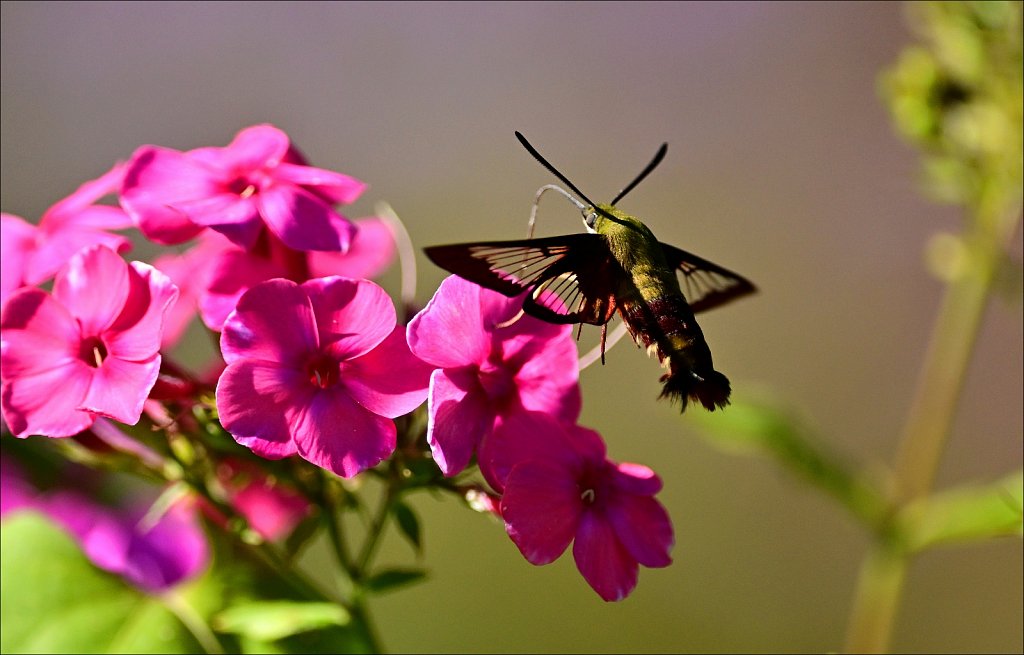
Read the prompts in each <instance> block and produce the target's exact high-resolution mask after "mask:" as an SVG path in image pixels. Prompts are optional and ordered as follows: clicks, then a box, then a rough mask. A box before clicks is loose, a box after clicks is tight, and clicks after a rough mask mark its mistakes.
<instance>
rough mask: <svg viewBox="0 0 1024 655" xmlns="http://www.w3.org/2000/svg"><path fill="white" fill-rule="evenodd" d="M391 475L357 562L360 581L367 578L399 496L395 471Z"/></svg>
mask: <svg viewBox="0 0 1024 655" xmlns="http://www.w3.org/2000/svg"><path fill="white" fill-rule="evenodd" d="M392 469H394V467H392ZM391 474H392V475H390V476H389V477H388V480H387V487H386V488H385V490H384V498H383V499H381V502H380V506H379V507H378V508H377V514H376V515H375V516H374V517H373V521H372V522H371V524H370V528H369V531H368V532H367V534H366V541H364V542H363V548H362V550H360V551H359V559H358V560H356V572H357V575H358V577H359V579H360V581H361V579H362V578H364V577H365V576H366V572H367V570H368V569H369V568H370V562H371V561H372V560H373V555H374V553H375V552H376V550H377V546H378V545H379V544H380V538H381V535H383V534H384V526H385V524H386V522H387V519H388V515H389V514H390V513H391V505H392V503H394V501H395V496H396V495H397V489H396V487H395V477H394V474H395V471H394V470H392V471H391Z"/></svg>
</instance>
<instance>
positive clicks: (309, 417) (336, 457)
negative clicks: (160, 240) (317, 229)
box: [217, 277, 430, 477]
mask: <svg viewBox="0 0 1024 655" xmlns="http://www.w3.org/2000/svg"><path fill="white" fill-rule="evenodd" d="M404 333H405V330H404V329H403V328H402V326H399V325H397V320H396V315H395V308H394V305H393V304H392V302H391V299H390V298H389V297H388V295H387V294H386V293H385V292H384V290H383V289H381V288H380V287H379V286H377V285H376V284H374V283H372V282H369V281H366V280H352V279H349V278H342V277H329V278H320V279H316V280H310V281H309V282H305V283H303V284H301V285H299V284H296V283H294V282H292V281H290V280H284V279H274V280H269V281H266V282H261V283H260V284H257V285H256V286H254V287H253V288H251V289H249V290H248V291H247V292H246V293H245V295H243V296H242V298H241V300H239V302H238V306H237V307H236V308H235V310H234V312H232V313H231V315H230V316H229V317H228V319H227V321H225V323H224V331H223V332H222V333H221V353H222V354H223V356H224V361H226V362H227V365H228V366H227V368H226V369H225V370H224V373H223V374H222V375H221V377H220V381H219V382H218V384H217V408H218V410H219V412H220V420H221V423H222V424H223V426H224V428H225V429H226V430H227V431H228V432H230V433H231V434H232V435H233V436H234V438H235V440H236V441H238V442H239V443H241V444H242V445H245V446H247V447H248V448H250V449H252V451H253V452H255V453H256V454H258V455H260V456H262V457H266V458H269V459H278V458H281V457H287V456H290V455H294V454H296V453H298V454H299V455H300V456H301V457H303V458H304V459H306V460H307V461H310V462H312V463H313V464H316V465H317V466H320V467H322V468H325V469H327V470H330V471H333V472H334V473H337V474H338V475H341V476H344V477H351V476H353V475H356V474H357V473H359V472H360V471H363V470H364V469H367V468H369V467H372V466H375V465H377V464H378V463H379V462H381V461H382V460H384V459H385V458H387V457H389V456H390V455H391V453H392V452H393V451H394V449H395V439H396V432H397V431H396V428H395V424H394V422H393V421H392V420H391V419H394V418H396V417H398V416H401V415H403V414H407V413H408V412H410V411H412V410H413V409H415V408H416V407H417V406H419V405H420V404H422V402H423V401H424V400H425V399H426V395H427V381H428V376H429V371H430V369H429V368H428V367H427V366H426V365H425V364H423V363H422V362H420V361H419V360H418V359H417V358H416V357H414V356H413V355H412V353H410V352H409V347H408V346H407V345H406V342H405V334H404Z"/></svg>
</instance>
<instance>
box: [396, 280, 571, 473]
mask: <svg viewBox="0 0 1024 655" xmlns="http://www.w3.org/2000/svg"><path fill="white" fill-rule="evenodd" d="M521 308H522V298H518V299H516V298H506V297H505V296H503V295H501V294H499V293H495V292H493V291H489V290H487V289H483V288H481V287H479V286H477V285H475V284H473V283H471V282H467V281H465V280H463V279H462V278H459V277H456V276H451V277H449V278H447V279H445V280H444V281H443V282H442V283H441V286H440V287H439V288H438V290H437V292H436V293H435V294H434V297H433V298H431V299H430V302H429V303H428V304H427V306H426V307H425V308H424V309H423V311H421V312H420V313H419V314H417V315H416V317H415V318H413V320H412V322H410V324H409V346H410V348H411V349H412V352H413V354H415V355H416V356H417V357H419V358H420V359H422V360H423V361H425V362H427V363H429V364H431V365H433V366H435V367H436V368H437V370H435V371H434V372H433V373H432V374H431V377H430V396H429V398H428V401H427V407H428V414H429V418H428V426H427V438H428V442H429V444H430V448H431V451H432V452H433V455H434V459H435V460H436V461H437V463H438V466H440V468H441V471H442V472H444V474H445V475H447V476H452V475H455V474H456V473H458V472H459V471H461V470H463V469H464V468H465V467H466V466H467V464H468V463H469V461H470V458H471V457H472V456H473V453H474V452H475V450H476V449H477V447H478V446H479V444H480V442H481V441H482V440H484V439H485V438H486V437H487V435H488V434H490V433H491V431H492V430H493V428H494V425H495V423H496V422H500V420H502V419H503V418H504V417H507V416H509V415H512V414H515V413H517V412H522V411H528V410H529V411H539V412H545V413H548V414H551V415H552V416H555V417H557V418H558V419H560V420H562V421H566V422H570V423H572V422H575V420H576V418H577V417H578V416H579V413H580V405H581V399H580V392H579V366H578V354H577V352H576V344H575V342H574V341H573V338H572V326H569V325H553V324H550V323H546V322H544V321H541V320H539V319H536V318H533V317H531V316H521V317H519V318H518V320H515V321H512V319H514V318H515V317H516V315H517V313H518V312H519V311H520V309H521ZM485 475H486V471H485Z"/></svg>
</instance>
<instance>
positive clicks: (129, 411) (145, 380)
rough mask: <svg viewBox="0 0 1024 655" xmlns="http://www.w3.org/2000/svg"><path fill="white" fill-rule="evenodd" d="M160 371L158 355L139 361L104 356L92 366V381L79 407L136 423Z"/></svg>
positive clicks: (118, 419) (121, 420) (132, 423)
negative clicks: (101, 363) (97, 365)
mask: <svg viewBox="0 0 1024 655" xmlns="http://www.w3.org/2000/svg"><path fill="white" fill-rule="evenodd" d="M159 372H160V355H153V356H152V357H151V358H150V359H148V360H144V361H141V362H129V361H125V360H123V359H118V358H117V357H107V358H106V359H105V360H103V365H102V366H100V367H98V368H95V369H93V374H92V383H91V384H90V385H89V391H88V393H86V395H85V398H84V399H83V400H82V404H81V406H80V407H81V409H84V410H87V411H90V412H94V413H96V414H103V415H104V416H109V417H110V418H112V419H114V420H115V421H120V422H122V423H127V424H129V425H135V424H136V423H138V422H139V417H140V416H142V405H143V403H145V402H146V397H147V396H148V395H149V390H150V389H152V388H153V384H154V383H155V382H156V376H157V374H158V373H159Z"/></svg>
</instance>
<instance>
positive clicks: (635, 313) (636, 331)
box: [621, 293, 731, 411]
mask: <svg viewBox="0 0 1024 655" xmlns="http://www.w3.org/2000/svg"><path fill="white" fill-rule="evenodd" d="M621 312H622V318H623V320H625V321H626V324H627V326H628V327H629V331H630V332H631V333H632V335H633V338H634V339H636V340H637V342H638V343H641V344H643V345H644V346H645V347H646V348H648V349H649V350H654V352H656V353H657V355H658V359H659V360H660V361H661V363H662V365H664V366H665V367H666V368H668V372H667V373H666V374H665V375H663V376H662V377H661V381H662V382H663V383H664V387H663V388H662V392H661V397H662V398H668V399H669V400H673V401H674V400H679V401H680V403H681V405H682V410H685V409H686V405H687V404H688V401H690V400H694V401H697V402H699V403H700V404H701V405H703V406H704V407H705V408H706V409H708V410H711V411H714V410H715V409H716V408H722V407H725V406H726V405H728V404H729V394H730V392H731V388H730V385H729V379H728V378H727V377H725V376H724V375H722V374H721V373H719V372H718V371H716V370H715V368H714V364H713V362H712V360H711V349H710V348H708V345H707V342H706V341H705V340H704V334H703V332H701V329H700V326H698V325H697V321H696V320H695V319H694V317H693V311H692V310H691V309H690V306H689V304H688V303H687V302H686V299H685V298H684V297H683V296H682V294H676V293H673V294H669V295H668V296H665V297H662V298H656V299H654V300H650V301H648V302H643V301H639V302H632V303H626V304H625V306H624V307H622V308H621Z"/></svg>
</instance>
